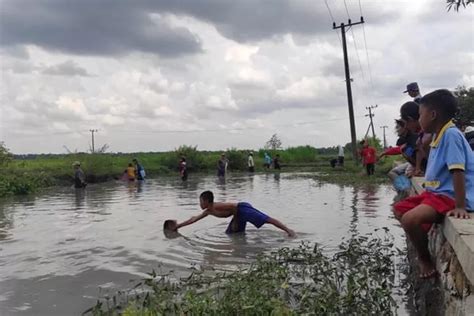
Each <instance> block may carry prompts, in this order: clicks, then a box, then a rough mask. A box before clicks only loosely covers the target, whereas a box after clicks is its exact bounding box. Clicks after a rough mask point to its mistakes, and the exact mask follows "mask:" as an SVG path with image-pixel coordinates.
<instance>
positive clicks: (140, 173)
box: [133, 158, 146, 180]
mask: <svg viewBox="0 0 474 316" xmlns="http://www.w3.org/2000/svg"><path fill="white" fill-rule="evenodd" d="M133 163H134V164H135V178H136V179H137V180H145V176H146V174H145V169H144V168H143V166H142V165H141V164H140V163H138V159H137V158H134V159H133Z"/></svg>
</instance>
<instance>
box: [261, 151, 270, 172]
mask: <svg viewBox="0 0 474 316" xmlns="http://www.w3.org/2000/svg"><path fill="white" fill-rule="evenodd" d="M271 164H272V157H270V155H269V154H268V153H265V154H264V156H263V167H265V168H267V169H270V165H271Z"/></svg>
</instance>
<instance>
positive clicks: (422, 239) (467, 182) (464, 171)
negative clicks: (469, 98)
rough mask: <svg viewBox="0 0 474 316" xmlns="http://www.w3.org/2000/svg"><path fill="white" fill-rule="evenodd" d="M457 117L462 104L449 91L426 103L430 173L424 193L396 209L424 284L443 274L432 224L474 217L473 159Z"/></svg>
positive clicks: (429, 96)
mask: <svg viewBox="0 0 474 316" xmlns="http://www.w3.org/2000/svg"><path fill="white" fill-rule="evenodd" d="M457 111H458V105H457V100H456V98H455V97H454V95H453V94H452V93H451V92H449V91H448V90H445V89H443V90H436V91H433V92H431V93H429V94H427V95H425V96H424V97H423V98H421V105H420V118H419V121H420V125H421V128H422V129H423V131H425V132H427V133H432V134H433V135H436V137H435V139H434V140H433V142H432V143H431V150H430V153H429V158H428V165H427V167H426V173H425V182H424V187H425V192H423V193H422V194H420V195H416V196H412V197H409V198H407V199H404V200H402V201H400V202H398V203H396V204H395V205H394V206H393V209H394V214H395V217H396V218H397V219H399V220H400V222H401V224H402V227H403V229H404V230H405V232H406V234H407V235H408V237H409V238H410V240H411V242H412V244H413V246H414V247H415V249H416V251H417V253H418V262H419V265H420V271H421V273H420V277H421V278H431V277H435V276H437V274H438V273H437V271H436V267H435V265H434V263H433V262H432V260H431V256H430V253H429V251H428V236H427V232H428V231H429V229H430V227H431V224H433V223H440V222H441V221H442V220H443V218H444V216H446V215H447V216H455V217H457V218H469V217H470V216H469V214H468V213H467V212H474V153H473V152H472V150H471V149H470V147H469V144H468V142H467V141H466V139H465V137H464V136H463V135H462V133H461V131H459V130H458V129H457V128H456V127H455V125H454V124H453V122H452V119H453V118H454V116H455V115H456V113H457Z"/></svg>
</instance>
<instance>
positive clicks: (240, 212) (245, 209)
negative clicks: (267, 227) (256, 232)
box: [225, 202, 270, 234]
mask: <svg viewBox="0 0 474 316" xmlns="http://www.w3.org/2000/svg"><path fill="white" fill-rule="evenodd" d="M269 218H270V216H268V215H267V214H265V213H263V212H260V211H259V210H257V209H255V208H254V207H253V206H252V205H250V204H249V203H246V202H240V203H239V204H237V214H236V216H234V218H233V219H232V221H231V222H230V223H229V226H228V227H227V230H226V231H225V232H226V234H232V233H240V232H244V231H245V227H246V225H247V222H250V223H252V224H253V225H254V226H255V227H257V228H260V227H262V225H263V224H265V223H266V222H267V221H268V219H269ZM235 220H236V221H237V228H236V229H233V227H232V225H233V223H234V221H235Z"/></svg>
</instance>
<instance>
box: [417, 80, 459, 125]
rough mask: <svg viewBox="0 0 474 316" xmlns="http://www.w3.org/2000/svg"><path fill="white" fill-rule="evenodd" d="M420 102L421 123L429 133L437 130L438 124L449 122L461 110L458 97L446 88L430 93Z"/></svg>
mask: <svg viewBox="0 0 474 316" xmlns="http://www.w3.org/2000/svg"><path fill="white" fill-rule="evenodd" d="M420 103H421V106H420V125H421V127H422V128H423V130H424V131H426V132H428V133H434V132H437V131H436V126H437V125H439V124H442V125H444V124H446V123H447V122H449V121H450V120H451V119H453V118H454V117H455V116H456V114H457V113H458V110H459V107H458V102H457V100H456V97H455V96H454V95H453V94H452V93H451V92H450V91H449V90H446V89H439V90H435V91H433V92H431V93H428V94H427V95H425V96H424V97H423V98H421V100H420Z"/></svg>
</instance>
